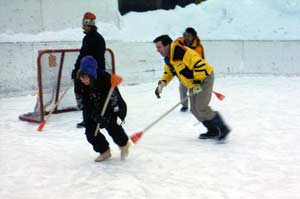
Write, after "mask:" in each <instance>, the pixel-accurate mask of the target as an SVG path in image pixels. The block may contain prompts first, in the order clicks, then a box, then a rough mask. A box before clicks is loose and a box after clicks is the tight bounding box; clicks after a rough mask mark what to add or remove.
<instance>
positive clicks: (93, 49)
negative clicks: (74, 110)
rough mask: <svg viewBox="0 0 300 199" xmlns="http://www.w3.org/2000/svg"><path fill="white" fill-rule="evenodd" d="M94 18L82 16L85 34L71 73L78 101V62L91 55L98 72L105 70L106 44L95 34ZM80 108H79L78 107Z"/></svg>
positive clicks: (81, 124) (92, 15) (82, 123)
mask: <svg viewBox="0 0 300 199" xmlns="http://www.w3.org/2000/svg"><path fill="white" fill-rule="evenodd" d="M95 20H96V16H95V15H94V14H93V13H91V12H86V13H85V14H84V15H83V19H82V29H83V32H84V34H85V36H84V38H83V40H82V46H81V48H80V54H79V55H78V58H77V60H76V63H75V65H74V66H75V67H74V69H73V71H72V79H73V80H75V81H74V85H75V96H76V99H77V100H78V99H79V100H80V98H81V96H79V95H78V94H77V92H76V90H77V89H76V87H77V86H78V82H79V80H76V74H77V71H78V70H79V66H80V60H81V59H82V58H83V57H84V56H87V55H91V56H93V57H94V58H95V60H96V61H97V63H98V70H105V56H104V54H105V50H106V44H105V40H104V38H103V37H102V35H101V34H99V33H98V32H97V26H96V25H95ZM79 108H80V107H79ZM77 127H79V128H80V127H84V122H80V123H78V124H77Z"/></svg>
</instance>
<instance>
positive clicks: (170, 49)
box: [153, 35, 230, 140]
mask: <svg viewBox="0 0 300 199" xmlns="http://www.w3.org/2000/svg"><path fill="white" fill-rule="evenodd" d="M153 42H154V43H155V47H156V49H157V51H158V52H159V53H160V54H161V56H163V57H164V61H165V64H164V74H163V76H162V78H161V80H159V82H158V86H157V87H156V89H155V94H156V95H157V97H160V94H161V93H162V89H163V87H165V86H166V85H167V84H168V83H169V82H170V81H171V80H172V78H173V77H174V76H176V77H177V78H178V80H179V81H180V83H182V84H183V85H184V86H186V87H187V88H189V93H190V102H191V112H192V113H193V115H194V116H195V117H196V118H197V119H198V120H199V121H200V122H202V124H203V125H204V126H205V127H206V128H207V132H206V133H203V134H200V135H199V138H200V139H217V140H224V139H225V138H226V137H227V135H228V133H229V132H230V129H229V128H228V127H227V125H226V124H225V123H224V121H223V119H222V117H221V116H220V114H219V113H218V112H215V111H213V110H212V109H211V108H210V107H209V102H210V100H211V96H212V89H213V83H214V72H213V67H212V66H211V65H210V64H208V63H207V62H206V61H205V60H204V59H203V58H201V56H200V55H199V54H198V53H197V52H196V51H194V50H192V49H191V48H189V47H187V46H183V45H180V44H176V43H175V42H173V41H172V39H171V38H170V37H169V36H168V35H161V36H159V37H157V38H156V39H154V41H153Z"/></svg>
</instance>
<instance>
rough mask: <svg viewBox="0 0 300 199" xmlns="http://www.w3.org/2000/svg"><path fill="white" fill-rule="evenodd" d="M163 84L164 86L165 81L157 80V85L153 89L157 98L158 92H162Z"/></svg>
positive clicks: (158, 96)
mask: <svg viewBox="0 0 300 199" xmlns="http://www.w3.org/2000/svg"><path fill="white" fill-rule="evenodd" d="M165 86H166V83H165V82H164V81H162V80H159V82H158V85H157V87H156V89H155V95H156V97H157V98H160V94H161V93H162V89H163V87H165Z"/></svg>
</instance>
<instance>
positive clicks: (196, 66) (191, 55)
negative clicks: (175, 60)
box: [183, 50, 213, 84]
mask: <svg viewBox="0 0 300 199" xmlns="http://www.w3.org/2000/svg"><path fill="white" fill-rule="evenodd" d="M183 63H184V64H185V65H186V66H187V67H188V68H189V69H190V70H192V71H193V75H194V82H195V84H200V83H201V81H203V80H204V79H205V78H207V77H208V76H209V75H210V74H211V73H212V72H213V67H212V66H211V65H209V64H208V63H207V62H206V61H205V60H204V59H202V58H201V57H200V56H199V54H198V53H197V52H196V51H193V50H187V51H186V53H185V55H184V57H183Z"/></svg>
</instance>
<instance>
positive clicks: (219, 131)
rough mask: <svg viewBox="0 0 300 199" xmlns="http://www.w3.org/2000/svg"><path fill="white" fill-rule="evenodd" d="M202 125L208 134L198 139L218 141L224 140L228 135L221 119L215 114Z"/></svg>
mask: <svg viewBox="0 0 300 199" xmlns="http://www.w3.org/2000/svg"><path fill="white" fill-rule="evenodd" d="M203 125H204V126H206V127H207V129H208V132H207V133H205V134H201V135H200V136H199V138H200V139H217V140H219V141H222V140H225V139H226V137H227V135H228V134H229V133H230V129H229V128H228V127H227V125H226V124H225V123H224V121H223V119H222V117H221V116H220V114H219V113H218V112H217V113H216V116H215V117H214V118H213V119H211V120H208V121H204V122H203Z"/></svg>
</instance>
